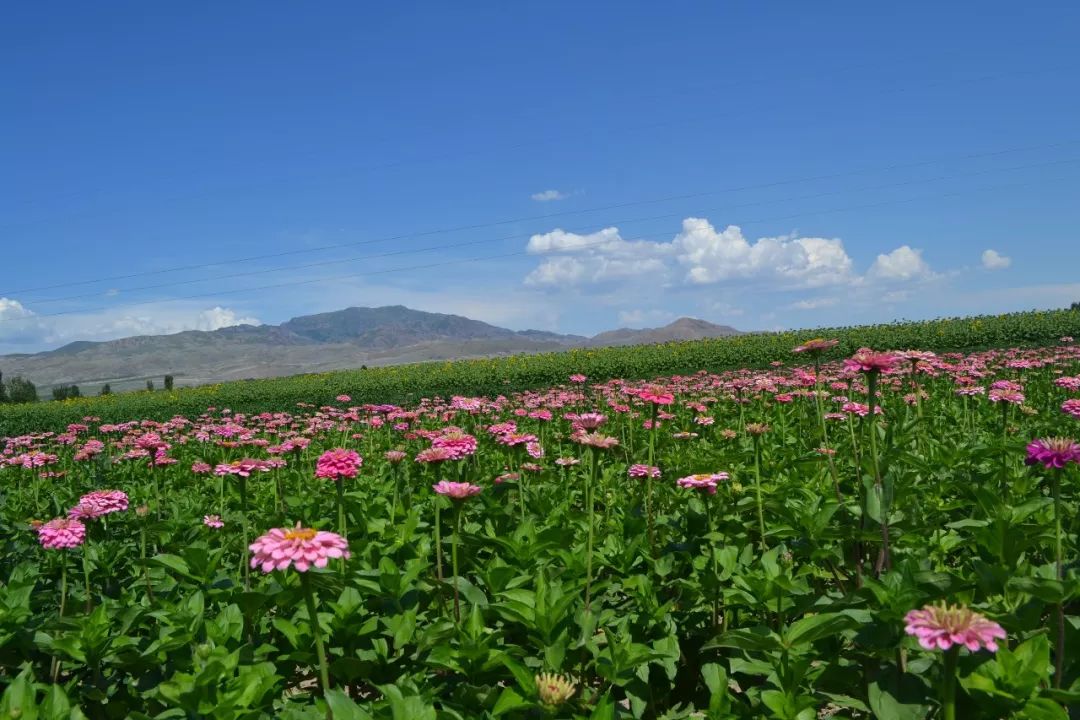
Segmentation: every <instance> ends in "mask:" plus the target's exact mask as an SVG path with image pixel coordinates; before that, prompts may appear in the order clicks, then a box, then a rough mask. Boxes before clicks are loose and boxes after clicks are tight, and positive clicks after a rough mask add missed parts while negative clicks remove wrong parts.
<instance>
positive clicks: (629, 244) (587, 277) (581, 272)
mask: <svg viewBox="0 0 1080 720" xmlns="http://www.w3.org/2000/svg"><path fill="white" fill-rule="evenodd" d="M526 250H527V251H528V252H529V253H531V254H534V255H547V254H553V253H563V254H561V255H556V256H555V257H551V258H548V259H546V260H544V261H543V262H541V263H540V265H539V266H537V268H536V269H535V270H533V271H532V272H531V273H529V275H528V276H527V277H526V278H525V284H526V285H529V286H533V287H543V286H549V287H552V286H569V285H580V284H585V283H600V282H604V281H610V280H617V279H626V278H632V277H636V276H642V275H647V274H653V275H655V276H659V277H657V278H654V279H659V278H662V276H664V275H666V272H667V264H666V263H665V262H664V260H663V257H664V256H667V255H670V254H671V247H670V246H668V245H665V244H664V243H653V242H644V241H629V240H624V239H623V238H622V237H621V236H620V234H619V230H618V228H614V227H610V228H604V229H603V230H599V231H597V232H594V233H590V234H588V235H579V234H578V233H571V232H566V231H565V230H560V229H556V230H552V231H551V232H549V233H544V234H540V235H533V236H532V237H531V238H529V243H528V245H527V246H526Z"/></svg>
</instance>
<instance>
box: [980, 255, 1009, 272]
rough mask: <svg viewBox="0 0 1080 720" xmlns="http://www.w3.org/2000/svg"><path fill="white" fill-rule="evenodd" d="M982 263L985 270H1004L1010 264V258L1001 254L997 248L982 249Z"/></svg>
mask: <svg viewBox="0 0 1080 720" xmlns="http://www.w3.org/2000/svg"><path fill="white" fill-rule="evenodd" d="M982 265H983V267H984V268H986V269H987V270H1004V269H1005V268H1007V267H1009V266H1010V265H1012V258H1011V257H1006V256H1005V255H1002V254H1001V253H999V252H998V251H997V250H983V254H982Z"/></svg>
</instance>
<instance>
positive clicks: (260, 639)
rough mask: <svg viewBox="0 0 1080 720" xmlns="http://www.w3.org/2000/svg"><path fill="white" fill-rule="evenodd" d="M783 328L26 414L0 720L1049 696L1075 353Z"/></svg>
mask: <svg viewBox="0 0 1080 720" xmlns="http://www.w3.org/2000/svg"><path fill="white" fill-rule="evenodd" d="M1051 317H1056V318H1057V321H1060V322H1064V319H1065V318H1064V316H1062V315H1060V314H1059V315H1057V316H1051ZM1029 319H1030V318H1029ZM982 322H983V323H987V322H999V323H1002V325H1001V326H1000V327H1001V328H1002V329H1001V332H1003V333H1007V332H1013V333H1019V332H1020V330H1019V329H1016V328H1010V327H1009V325H1008V321H1006V320H994V321H991V320H984V321H982ZM1047 322H1049V321H1047ZM904 327H908V328H909V329H907V330H904V329H901V330H899V331H898V334H897V335H896V336H894V337H892V339H891V342H889V345H890V346H897V345H899V346H907V345H909V344H914V343H913V341H914V339H915V334H916V333H917V332H918V331H917V330H915V329H912V328H911V327H910V326H901V328H904ZM921 327H922V328H923V331H922V332H928V330H927V328H932V327H933V326H932V325H926V326H921ZM943 327H945V328H952V329H953V332H955V333H957V334H960V330H959V329H957V328H956V327H955V325H944V326H943ZM968 327H969V328H974V329H970V330H969V331H970V332H977V328H978V327H979V323H977V322H972V323H969V324H968ZM853 332H854V331H853ZM863 332H870V333H871V334H873V333H880V334H878V335H874V337H875V338H876V339H879V340H881V339H883V338H885V337H886V336H887V335H886V333H887V331H886V330H884V329H882V330H877V331H863ZM943 332H945V330H943ZM904 333H911V334H908V335H905V334H904ZM783 337H785V336H777V337H776V338H769V337H763V338H749V339H746V340H742V341H739V340H735V341H731V344H725V343H714V344H709V343H705V344H699V345H685V346H677V347H676V348H668V349H667V352H669V353H670V352H676V351H681V352H687V353H698V352H700V353H709V352H711V353H714V355H713V356H712V357H714V359H715V358H716V357H724V355H722V353H727V352H731V353H738V352H744V353H745V352H749V351H750V350H751V349H753V351H754V352H758V353H760V355H758V356H755V357H754V358H751V359H754V360H762V361H764V360H767V359H768V358H769V357H772V355H771V353H772V352H773V349H774V347H775V348H776V350H777V355H779V348H778V346H774V345H773V344H772V343H779V342H780V341H781V340H780V338H783ZM854 337H860V336H854ZM854 337H848V338H847V339H846V340H845V342H848V343H850V342H854V341H855V340H854ZM861 337H865V335H863V336H861ZM803 339H805V338H803ZM982 339H983V340H984V341H986V342H989V341H990V339H991V338H987V337H985V336H983V337H982ZM1021 339H1022V338H1021ZM787 340H788V342H789V345H788V347H787V348H786V349H785V358H784V359H785V360H786V363H785V366H784V367H779V366H775V367H772V368H769V369H767V370H762V371H750V370H734V371H729V372H722V373H709V372H704V371H702V372H696V373H693V374H689V375H683V376H675V377H667V378H663V379H660V380H658V381H656V383H654V384H650V385H647V386H645V385H641V384H639V383H636V382H630V381H624V380H612V381H608V382H602V383H594V382H591V381H588V382H587V381H586V380H585V378H583V377H580V376H576V375H575V376H573V377H571V378H570V381H569V382H567V379H566V378H565V377H564V378H560V380H561V381H562V382H564V383H566V384H563V385H560V386H555V387H551V388H547V389H543V390H540V391H533V392H525V393H521V394H516V395H513V394H511V395H509V397H500V398H488V399H483V398H471V397H469V398H466V397H457V398H448V399H446V400H426V401H423V402H421V403H419V404H417V405H415V406H408V407H397V406H394V405H388V404H380V405H373V404H362V403H357V402H356V399H355V398H349V397H346V396H341V397H338V398H336V399H328V400H327V401H326V402H325V403H323V406H322V407H316V406H314V405H310V404H309V405H305V406H303V407H300V408H296V407H288V406H287V405H286V406H282V407H280V408H276V411H274V412H263V413H258V414H242V413H237V412H225V411H215V412H210V413H206V414H202V415H198V414H193V415H191V416H190V417H189V418H185V417H179V416H178V417H174V418H171V419H170V420H168V421H166V422H155V421H151V420H146V419H142V418H139V417H138V416H133V417H132V418H130V421H129V422H125V423H122V424H117V423H104V422H101V421H99V420H97V419H94V418H85V419H84V418H80V419H79V422H78V423H74V424H72V425H71V426H70V427H68V428H66V429H65V430H64V431H63V432H61V433H59V434H56V433H37V434H28V435H24V436H20V437H15V438H12V439H10V440H9V441H8V442H7V443H6V445H5V446H4V447H3V449H2V456H0V457H3V458H4V462H3V464H4V465H5V466H6V467H4V468H2V469H0V492H2V493H3V496H2V498H0V500H2V502H0V520H2V523H0V580H2V581H3V584H2V586H0V686H3V689H4V693H3V697H2V699H0V717H5V718H6V717H12V718H14V717H21V718H35V717H37V718H47V719H48V720H53V719H56V720H59V719H60V718H84V717H85V718H92V719H94V720H98V719H102V720H103V719H105V718H162V719H165V718H222V719H234V720H239V719H245V720H247V719H250V720H256V719H259V720H261V719H269V718H284V719H294V720H299V719H301V718H320V717H326V716H327V714H328V711H332V713H333V717H334V718H335V719H336V720H351V719H368V718H387V719H389V718H393V719H394V720H405V719H410V720H411V719H414V718H415V719H418V720H433V719H435V718H460V719H474V718H508V719H513V718H535V717H552V718H594V719H598V720H599V719H607V718H612V719H614V718H630V717H634V718H667V719H675V718H701V717H708V718H714V719H717V720H721V719H728V718H779V719H782V720H814V719H815V718H828V717H838V718H839V717H846V718H869V717H878V718H885V719H888V720H893V719H897V720H907V719H911V720H915V719H917V718H927V717H944V718H946V719H948V720H951V719H953V718H965V719H970V720H979V719H991V718H1006V717H1007V718H1029V719H1031V720H1048V719H1054V720H1065V718H1067V714H1066V713H1067V710H1066V708H1068V707H1076V706H1077V705H1080V577H1078V566H1077V565H1078V564H1077V557H1078V556H1077V552H1076V537H1077V530H1078V516H1077V499H1078V496H1077V490H1078V489H1080V473H1078V462H1080V447H1077V446H1076V445H1074V444H1072V443H1071V441H1066V440H1049V441H1046V442H1043V443H1039V442H1033V440H1035V439H1037V438H1048V437H1051V436H1065V437H1071V438H1077V436H1078V435H1080V348H1078V347H1077V346H1075V345H1071V344H1069V343H1071V339H1065V338H1063V339H1062V342H1063V343H1064V344H1061V345H1058V346H1057V347H1052V348H1046V349H1034V350H1023V349H1015V350H1007V351H987V352H981V353H976V354H971V355H967V356H964V355H959V354H956V355H942V356H934V355H933V354H932V353H905V354H901V355H886V354H873V353H858V354H856V356H855V358H854V360H853V361H849V362H847V363H845V364H843V365H841V364H840V363H829V364H826V365H824V366H822V367H820V368H819V367H818V363H817V362H815V360H818V359H819V358H820V356H815V352H816V350H815V349H814V348H816V347H821V348H822V351H823V352H838V351H839V349H840V347H839V346H838V347H836V348H833V349H832V350H827V349H825V348H824V346H825V345H827V344H828V343H820V344H819V345H817V346H815V345H810V346H809V349H808V350H807V352H806V353H804V354H801V355H797V356H793V355H792V354H791V344H790V337H788V338H787ZM909 340H910V341H912V342H911V343H909ZM841 346H842V343H841ZM804 347H807V346H804ZM707 348H711V350H707ZM722 348H732V349H731V350H722ZM627 352H628V353H630V352H631V351H627ZM632 352H637V353H639V354H640V355H641V356H642V359H641V360H639V361H638V362H639V363H640V365H639V366H638V367H639V368H641V370H642V372H644V371H645V369H646V368H649V367H654V366H656V365H661V366H662V365H664V363H665V362H682V361H681V360H675V361H671V360H668V361H665V360H663V359H659V358H660V354H661V353H662V352H664V350H663V349H644V350H643V349H638V350H636V351H632ZM562 357H563V358H565V359H564V360H560V362H565V363H567V365H564V366H561V367H560V371H564V370H565V369H566V367H568V366H569V363H570V358H572V357H577V358H579V359H580V358H586V359H587V358H589V357H593V356H589V355H588V354H587V353H579V354H577V355H574V356H569V355H568V356H562ZM608 357H609V358H612V362H615V359H617V358H621V357H626V358H628V357H630V355H629V354H628V355H625V356H623V355H620V354H618V353H617V352H612V353H611V354H609V355H608ZM792 358H797V359H798V361H799V362H803V363H806V364H805V365H803V366H800V367H788V366H789V365H790V364H791V363H792ZM515 362H518V363H530V362H535V365H534V366H533V367H534V368H536V372H537V373H538V374H540V373H543V372H548V371H547V370H546V369H544V367H543V365H542V363H541V361H531V360H524V361H523V360H517V361H510V360H507V361H498V362H497V363H495V364H494V365H493V366H498V367H502V368H503V369H505V370H506V371H507V372H508V374H510V379H511V382H527V381H530V380H531V376H529V375H527V374H526V375H524V376H515V375H513V374H512V368H513V366H514V363H515ZM548 362H554V360H552V359H550V358H549V359H548ZM585 365H586V367H594V368H595V367H601V368H602V367H605V366H589V365H588V363H587V361H586V363H585ZM454 367H455V368H456V369H455V370H454V372H456V373H462V374H464V373H467V372H472V371H473V370H471V368H476V372H480V369H481V368H483V367H485V364H484V363H476V364H475V365H470V364H458V365H456V366H454ZM573 369H574V370H581V369H582V368H580V367H578V368H573ZM391 372H392V371H390V370H387V371H386V373H388V374H389V373H391ZM399 372H402V373H407V372H410V371H407V370H402V371H399ZM289 382H292V383H295V384H296V387H297V388H303V387H307V388H309V389H312V390H313V393H312V399H315V398H317V397H318V398H321V396H322V393H323V392H324V390H322V389H321V386H320V385H319V383H318V381H317V380H313V379H296V380H292V381H289ZM434 382H438V379H437V378H436V380H435V381H434ZM309 383H310V384H309ZM281 387H289V386H288V385H282V386H281ZM316 388H320V389H318V390H317V391H314V390H315V389H316ZM288 392H289V393H291V392H299V389H295V390H289V391H288ZM285 394H287V393H285ZM194 397H199V396H198V395H195V396H194ZM289 399H290V400H291V397H290V398H289ZM879 410H880V412H878V411H879ZM593 411H599V412H596V413H594V412H593ZM1029 445H1030V447H1026V446H1029ZM333 448H343V450H341V451H336V452H327V451H330V450H331V449H333ZM1025 459H1030V461H1031V462H1030V464H1028V463H1025ZM653 468H655V470H654V469H653ZM442 481H450V482H460V483H467V485H452V484H447V483H446V482H442ZM49 518H56V520H54V521H51V522H49V523H48V524H46V525H44V526H41V527H37V529H36V530H35V526H38V525H39V524H40V522H41V521H46V520H49ZM66 518H70V519H66ZM31 521H33V522H31ZM298 523H299V524H301V525H302V526H303V527H296V526H297V524H298ZM272 528H280V529H281V530H278V531H271V532H268V531H270V530H271V529H272ZM256 538H259V540H258V542H255V540H256ZM342 538H344V539H342ZM50 547H51V548H52V549H49V548H50ZM249 547H250V550H249ZM345 547H347V550H348V557H341V556H342V555H343V552H342V550H343V548H345ZM251 554H254V558H252V560H253V563H254V564H252V562H249V555H251ZM323 565H324V567H321V566H323ZM944 603H948V604H950V605H951V606H954V607H953V608H952V609H950V610H947V611H946V610H945V609H943V608H942V607H941V606H940V604H944ZM921 608H926V609H925V611H921V610H920V609H921ZM913 611H914V612H913ZM917 638H918V639H917ZM920 641H921V642H923V643H924V644H925V645H928V646H929V648H930V649H927V648H926V647H924V645H920ZM962 645H966V648H967V649H964V647H962ZM325 687H328V688H329V690H327V692H326V693H325V699H324V694H323V692H322V691H321V690H320V688H325Z"/></svg>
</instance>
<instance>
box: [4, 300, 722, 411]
mask: <svg viewBox="0 0 1080 720" xmlns="http://www.w3.org/2000/svg"><path fill="white" fill-rule="evenodd" d="M736 334H739V331H738V330H735V329H734V328H732V327H728V326H726V325H714V324H712V323H709V322H706V321H704V320H696V319H693V318H680V319H679V320H676V321H675V322H673V323H671V324H669V325H666V326H664V327H661V328H646V329H642V330H632V329H628V328H623V329H619V330H612V331H609V332H604V333H600V334H599V335H596V336H594V337H592V338H587V337H583V336H580V335H562V334H559V333H553V332H546V331H542V330H508V329H506V328H502V327H498V326H496V325H491V324H489V323H485V322H481V321H479V320H472V319H470V318H467V317H463V316H461V315H449V314H444V313H431V312H424V311H421V310H412V309H410V308H407V307H404V306H402V305H390V306H384V307H375V308H370V307H350V308H345V309H344V310H337V311H334V312H326V313H318V314H315V315H303V316H300V317H295V318H292V319H291V320H288V321H286V322H283V323H282V324H280V325H236V326H232V327H227V328H221V329H219V330H213V331H203V330H187V331H184V332H179V333H174V334H171V335H141V336H135V337H128V338H121V339H118V340H105V341H88V340H78V341H75V342H72V343H69V344H67V345H64V346H63V347H60V348H57V349H55V350H50V351H47V352H41V353H35V354H32V355H27V354H19V355H2V356H0V372H3V373H4V375H5V376H7V377H13V376H15V375H22V376H24V377H26V378H28V379H30V380H31V381H33V382H35V383H37V384H38V386H39V387H40V388H42V389H47V388H48V387H50V386H52V385H57V384H61V383H77V384H79V385H80V386H81V387H82V390H83V392H84V393H91V394H92V393H94V392H96V388H97V387H99V386H100V385H101V384H103V383H105V382H108V383H110V385H111V386H112V388H113V390H124V389H135V388H139V387H142V386H143V385H144V384H145V382H146V380H147V379H152V380H155V381H160V379H161V378H162V377H163V376H164V375H166V374H171V375H173V376H175V378H176V382H177V385H198V384H204V383H209V382H219V381H224V380H238V379H243V378H253V377H277V376H281V375H293V374H297V373H304V372H322V371H327V370H340V369H345V368H355V367H360V366H361V365H391V364H400V363H408V362H422V361H425V360H446V359H455V358H467V357H484V356H492V355H507V354H516V353H536V352H548V351H553V350H564V349H568V348H573V347H600V346H606V345H635V344H650V343H661V342H668V341H671V340H694V339H700V338H707V337H724V336H727V335H736Z"/></svg>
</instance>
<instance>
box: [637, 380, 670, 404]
mask: <svg viewBox="0 0 1080 720" xmlns="http://www.w3.org/2000/svg"><path fill="white" fill-rule="evenodd" d="M630 394H631V395H636V396H637V397H638V398H640V399H641V400H644V401H645V402H649V403H652V404H653V405H670V404H671V403H673V402H675V395H674V394H672V393H671V392H670V391H669V390H667V389H666V388H663V387H661V386H659V385H646V386H645V387H643V388H640V389H638V390H633V391H631V392H630Z"/></svg>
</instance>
